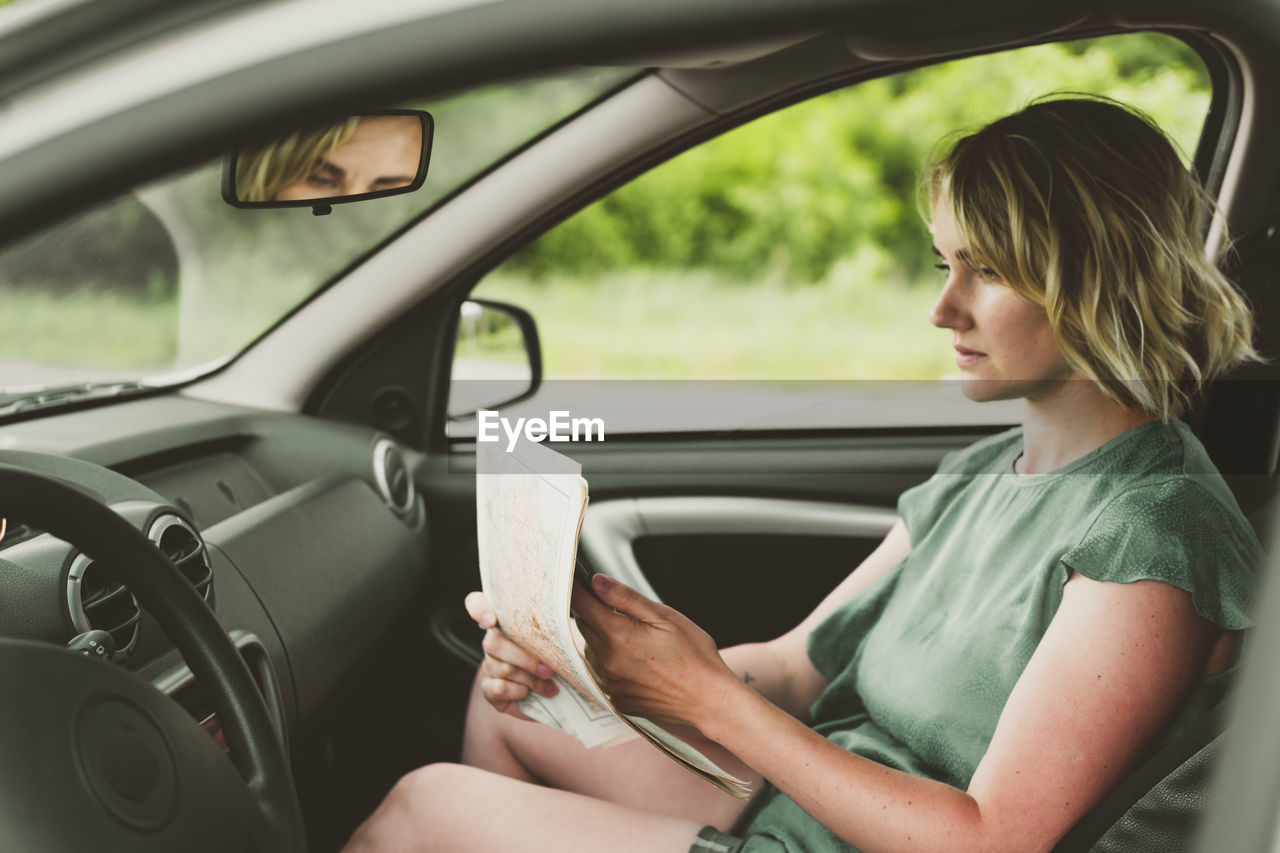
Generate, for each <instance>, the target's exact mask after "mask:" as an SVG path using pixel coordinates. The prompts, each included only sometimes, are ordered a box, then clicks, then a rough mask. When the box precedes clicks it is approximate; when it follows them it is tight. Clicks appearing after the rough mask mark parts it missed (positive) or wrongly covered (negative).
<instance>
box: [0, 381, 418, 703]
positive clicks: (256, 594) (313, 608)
mask: <svg viewBox="0 0 1280 853" xmlns="http://www.w3.org/2000/svg"><path fill="white" fill-rule="evenodd" d="M381 438H383V436H381V435H380V434H378V433H376V432H375V431H373V430H371V429H368V428H364V427H359V426H354V425H349V424H341V423H336V422H332V421H324V420H318V419H314V418H307V417H300V416H293V415H282V414H276V413H267V412H260V411H254V410H248V409H240V408H235V407H229V406H222V405H218V404H211V403H206V402H201V401H194V400H189V399H184V398H181V397H176V396H157V397H151V398H147V399H139V400H133V401H125V402H121V403H116V404H113V405H109V406H103V407H98V408H93V409H85V410H81V411H74V412H67V413H63V414H56V415H51V416H47V417H42V418H39V419H35V420H28V421H20V422H15V423H10V424H5V425H3V426H0V459H3V461H6V462H11V463H14V464H31V465H33V466H36V467H39V468H41V469H42V470H44V471H45V472H46V473H49V474H52V475H54V476H59V477H62V478H63V479H67V480H70V481H72V482H78V483H80V484H81V485H84V486H86V487H88V488H90V489H92V490H93V491H95V492H97V493H98V494H99V495H100V496H101V497H102V499H103V500H105V501H106V502H108V503H111V504H113V505H116V504H120V503H122V502H137V503H140V504H150V505H152V506H153V507H154V508H155V509H156V511H160V510H161V509H163V508H168V507H172V508H174V509H177V510H178V511H179V512H180V513H181V514H182V515H184V516H186V517H187V519H188V520H189V521H192V522H194V523H195V527H196V529H197V530H198V531H199V533H200V535H201V536H202V537H203V539H204V541H205V543H206V546H207V548H208V553H209V557H210V561H211V564H212V568H213V574H214V585H215V590H216V592H215V611H216V613H217V615H218V617H219V619H220V620H221V622H222V623H223V625H225V626H226V627H227V629H228V630H229V631H232V632H236V631H241V632H246V633H248V634H251V635H253V636H254V637H255V638H256V640H257V642H258V644H259V645H260V647H261V649H262V650H263V651H264V652H265V656H266V658H267V659H268V660H269V661H270V663H271V666H272V668H273V670H274V675H275V677H276V680H277V683H278V686H279V688H280V694H281V700H282V704H283V712H284V717H285V719H286V720H287V722H288V725H289V726H292V725H294V723H295V722H296V721H297V720H298V719H300V718H303V717H305V716H306V714H307V713H308V712H309V711H310V710H312V709H313V708H314V707H315V706H316V704H317V703H318V702H319V701H320V700H321V699H322V698H323V697H324V696H325V695H326V694H327V693H328V692H329V691H330V690H331V689H332V688H333V687H334V686H335V685H336V684H337V683H338V681H339V680H340V679H341V678H342V677H343V676H344V675H345V674H346V673H348V672H350V671H351V669H352V668H353V667H354V666H355V665H356V663H357V662H358V661H359V659H360V657H361V656H362V655H364V654H366V653H367V652H368V651H369V649H370V648H371V647H372V646H373V645H374V644H375V643H376V642H378V640H379V639H380V638H381V635H382V633H383V632H384V631H385V630H386V628H387V626H388V625H390V624H391V623H392V622H393V621H394V619H395V617H396V616H397V615H399V613H400V611H401V610H402V609H403V607H404V605H405V603H406V602H408V601H410V600H411V598H412V592H413V591H414V590H415V589H416V588H417V587H418V586H419V585H420V584H421V583H422V581H423V580H424V579H425V577H426V575H427V571H428V553H429V552H428V536H427V524H426V523H425V518H424V517H423V514H422V513H421V511H418V512H417V513H415V514H414V515H413V516H412V517H409V518H407V519H406V518H405V517H403V516H402V515H398V514H397V513H396V512H394V511H393V510H392V509H391V508H390V507H389V506H388V504H387V503H386V502H385V501H384V500H383V498H382V497H381V496H380V495H379V493H378V491H377V488H376V484H375V477H374V475H373V469H372V461H373V450H374V447H375V445H376V444H377V442H378V441H379V439H381ZM25 451H36V453H27V452H25ZM405 456H407V457H410V456H411V454H409V453H407V452H406V453H405ZM408 461H409V464H410V465H412V464H413V459H412V458H410V459H409V460H408ZM86 463H90V464H86ZM419 500H420V499H419ZM6 544H7V543H6ZM25 544H26V543H20V544H19V545H15V546H13V547H12V548H9V547H6V548H5V550H4V554H3V556H9V555H13V554H15V553H16V552H18V551H20V550H21V549H22V547H23V545H25ZM39 569H40V570H39V572H36V573H34V574H33V573H28V574H25V575H22V576H20V577H19V576H17V575H16V574H15V576H11V577H10V578H9V582H14V583H18V582H20V583H23V584H37V583H45V584H46V585H48V586H50V588H51V589H52V587H53V585H54V584H55V583H57V584H60V583H61V579H60V578H59V577H58V575H57V569H56V568H52V567H39ZM61 588H62V587H61V586H59V589H61ZM2 590H3V587H0V591H2ZM55 593H56V591H54V592H51V593H50V594H49V595H47V596H44V597H43V599H42V600H47V601H49V602H53V601H55V600H58V599H57V597H56V594H55ZM63 606H65V605H60V606H59V607H58V608H57V609H56V610H55V609H54V607H53V606H52V605H51V606H50V607H48V608H46V609H47V610H48V612H47V613H46V612H44V610H41V611H40V612H39V613H37V614H34V615H32V616H31V617H29V618H28V620H27V621H28V622H29V621H30V619H31V618H36V619H40V620H43V623H47V624H41V625H37V626H34V627H33V626H32V625H29V624H26V623H21V622H18V621H17V620H11V621H13V623H14V624H11V625H10V627H14V626H15V625H17V626H18V627H19V631H20V633H22V634H23V635H32V634H36V633H40V634H42V635H43V636H45V638H46V639H52V640H54V641H55V642H56V641H58V640H59V638H61V640H62V641H65V639H67V638H69V634H68V635H67V636H65V637H63V636H62V634H63V633H65V632H66V630H67V628H66V625H65V624H64V621H63V620H64V616H63V614H62V610H61V608H62V607H63ZM7 621H10V620H7ZM55 621H56V622H57V623H58V624H57V625H54V624H53V623H54V622H55ZM148 622H149V618H148V617H147V616H146V614H145V613H144V614H143V623H142V624H143V629H142V630H143V634H144V639H145V641H140V642H139V645H138V649H137V651H136V652H135V654H134V657H133V659H132V660H131V661H130V662H129V663H128V666H129V667H130V668H134V669H137V670H138V671H139V673H140V674H142V675H144V676H146V677H150V678H152V680H153V681H154V680H156V679H157V678H161V677H162V676H163V674H164V673H166V672H171V671H172V670H173V668H174V667H175V666H177V665H179V659H178V657H177V654H176V652H174V651H173V650H172V647H171V646H170V645H169V644H168V643H167V641H166V640H165V639H164V637H163V636H162V635H160V634H159V632H158V629H156V628H155V626H154V624H153V623H152V624H151V626H150V627H151V631H150V632H149V633H150V637H149V639H148V638H146V635H147V633H148Z"/></svg>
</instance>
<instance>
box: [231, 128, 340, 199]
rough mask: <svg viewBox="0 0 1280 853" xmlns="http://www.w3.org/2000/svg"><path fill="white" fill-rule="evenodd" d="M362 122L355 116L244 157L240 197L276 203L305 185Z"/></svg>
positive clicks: (240, 168)
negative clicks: (288, 192) (320, 165)
mask: <svg viewBox="0 0 1280 853" xmlns="http://www.w3.org/2000/svg"><path fill="white" fill-rule="evenodd" d="M359 123H360V119H359V118H358V117H354V118H348V119H345V120H343V121H341V122H338V123H337V124H332V125H328V126H326V127H321V128H313V129H311V130H299V131H296V132H294V133H291V134H289V135H288V136H282V137H280V138H279V139H277V140H275V141H273V142H271V143H269V144H267V145H264V146H263V147H261V148H258V149H256V150H253V151H249V152H247V153H245V154H241V155H240V156H239V157H238V159H237V161H236V198H238V199H239V200H240V201H275V200H277V199H278V198H279V197H280V193H281V191H282V190H285V189H286V188H288V189H290V190H292V189H294V188H296V187H298V186H300V185H301V186H305V185H306V182H307V179H308V178H309V177H310V176H311V175H312V174H314V173H315V170H316V167H317V165H318V164H320V163H321V162H323V161H324V160H325V159H326V158H327V157H328V156H329V154H330V153H331V152H333V150H334V149H336V148H337V147H338V146H340V145H343V144H344V143H346V142H347V140H349V139H350V138H351V137H352V136H353V135H354V134H355V132H356V126H357V125H359ZM329 194H330V193H317V195H329Z"/></svg>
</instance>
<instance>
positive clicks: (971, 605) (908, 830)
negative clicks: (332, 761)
mask: <svg viewBox="0 0 1280 853" xmlns="http://www.w3.org/2000/svg"><path fill="white" fill-rule="evenodd" d="M927 189H928V198H929V205H930V212H931V216H930V218H931V224H932V231H933V239H934V251H935V252H936V253H937V255H938V256H939V259H940V263H939V268H940V269H941V270H942V271H943V272H944V274H945V282H944V284H943V287H942V292H941V294H940V295H939V297H938V300H937V302H936V304H935V305H934V306H933V308H932V310H931V312H930V321H931V322H932V323H934V325H936V326H939V327H941V328H944V329H948V330H950V332H951V339H952V345H953V346H954V348H955V350H956V364H957V366H958V367H959V369H960V372H961V375H962V379H963V383H964V391H965V393H966V394H967V395H968V396H969V397H970V398H972V399H974V400H994V399H1008V398H1021V399H1023V400H1025V401H1026V406H1025V413H1026V414H1025V419H1024V421H1023V424H1022V426H1021V427H1020V428H1018V429H1014V430H1011V431H1009V432H1006V433H1003V434H1000V435H996V436H993V437H990V438H987V439H984V440H982V441H980V442H978V443H977V444H975V445H973V446H972V447H970V448H968V449H966V450H964V451H961V452H959V453H957V454H953V455H951V456H949V457H947V459H946V460H944V462H943V464H942V466H941V468H940V469H939V472H938V474H937V475H935V476H934V477H933V478H932V479H931V480H930V481H929V482H927V483H925V484H923V485H921V486H919V487H917V488H915V489H912V490H910V491H908V492H906V493H905V494H904V495H903V496H902V498H901V500H900V502H899V512H900V515H901V521H899V522H898V523H897V524H896V525H895V526H894V528H893V529H892V531H891V532H890V533H889V535H888V536H887V537H886V538H885V540H884V542H883V543H881V545H880V546H879V547H878V548H877V549H876V551H875V552H874V553H872V554H871V556H869V557H868V558H867V559H866V560H865V561H864V562H863V563H862V565H861V566H859V567H858V569H857V570H856V571H854V572H853V573H852V574H851V575H850V576H849V577H848V578H847V579H846V580H845V581H844V582H843V583H842V584H841V585H840V586H839V587H838V588H837V589H836V590H835V591H834V592H832V593H831V594H830V595H829V596H828V597H827V599H826V600H825V601H823V602H822V603H821V604H820V605H819V606H818V608H817V609H816V610H815V611H814V612H813V614H811V615H810V616H809V617H808V618H807V619H806V620H805V621H804V622H803V623H801V624H800V625H799V626H798V627H796V628H795V629H794V630H792V631H790V632H788V633H787V634H785V635H784V636H782V637H779V638H778V639H776V640H773V641H771V642H768V643H759V644H751V645H745V646H737V647H734V648H730V649H726V650H724V651H723V652H717V650H716V649H715V647H714V645H713V643H712V641H711V639H710V638H709V637H708V636H707V635H706V634H705V633H703V632H702V631H701V630H700V629H698V628H697V626H695V625H694V624H692V623H691V622H690V621H689V620H688V619H686V618H685V617H683V616H681V615H680V614H679V613H677V612H675V611H674V610H672V609H670V608H668V607H664V606H662V605H659V604H656V603H654V602H651V601H647V600H645V599H644V598H643V597H642V596H640V595H639V594H638V593H636V592H635V591H633V590H631V589H629V588H627V587H625V586H623V585H621V584H618V583H614V582H611V581H610V580H609V579H608V578H603V577H597V578H595V580H594V582H593V586H594V591H595V596H594V597H593V596H592V595H590V594H588V593H586V592H585V591H584V590H576V591H575V593H574V607H575V609H576V611H577V613H578V617H579V618H578V621H579V625H580V627H581V628H582V632H583V634H584V636H585V637H586V639H587V642H588V656H589V659H590V661H591V663H592V665H593V667H594V668H595V670H596V671H597V672H598V673H600V675H601V676H602V680H603V682H604V684H605V686H606V688H607V689H608V691H609V692H610V694H611V696H612V698H613V699H614V701H615V702H616V704H618V705H619V706H620V707H621V708H623V709H624V710H627V711H630V712H633V713H639V714H644V715H648V716H654V717H659V718H662V719H664V720H669V721H674V722H677V723H681V724H684V725H686V726H688V727H689V728H690V730H691V739H692V740H693V741H694V744H695V746H697V747H698V748H699V749H702V750H704V751H705V752H706V753H707V754H708V755H709V756H710V757H711V758H712V759H713V760H715V761H717V762H718V763H720V764H721V766H722V767H724V768H725V769H727V770H729V771H730V772H732V773H734V774H736V775H738V776H740V777H743V778H747V779H751V780H753V781H757V782H758V781H760V780H761V779H768V780H769V782H770V783H771V787H770V788H769V789H768V790H767V791H766V793H765V794H764V795H763V796H764V797H765V798H766V800H765V802H764V803H763V806H762V808H761V809H760V811H759V812H758V813H757V814H756V815H755V817H754V818H753V819H752V820H751V822H750V824H749V825H748V826H747V828H746V830H745V841H744V840H742V839H735V838H731V837H729V836H727V835H725V834H723V832H724V831H725V830H727V829H728V827H730V826H731V825H732V824H733V822H734V820H735V819H736V818H737V816H738V815H739V813H740V811H741V809H742V804H741V803H739V802H738V801H735V800H731V799H730V798H728V797H726V796H724V795H723V794H721V793H719V792H718V791H716V790H715V789H713V788H712V787H711V786H709V785H706V784H705V783H704V782H702V781H701V780H699V779H697V778H695V777H694V776H693V775H692V774H689V773H687V772H686V771H684V770H683V769H681V768H679V767H677V766H676V765H675V764H673V763H672V762H670V761H668V760H667V759H666V758H665V757H662V756H660V755H658V754H657V752H656V751H653V750H652V749H650V748H649V747H647V746H646V745H644V744H628V745H625V746H622V747H617V748H615V749H611V750H603V751H595V752H593V751H587V750H583V749H581V748H580V747H578V746H577V745H576V744H575V743H572V742H569V741H568V740H567V739H566V738H565V737H564V736H562V735H559V734H556V733H554V732H552V731H551V730H549V729H547V728H545V727H542V726H536V725H532V724H530V723H528V722H524V721H521V720H519V719H517V717H518V716H519V714H518V710H517V709H516V707H515V704H514V703H516V702H517V701H518V700H519V699H520V698H522V697H523V696H524V695H526V694H527V692H528V691H529V690H536V691H539V692H542V693H549V692H551V691H553V690H554V687H553V685H552V684H551V682H549V681H547V680H546V679H547V678H548V677H549V676H550V674H551V673H550V671H549V670H547V669H546V667H545V666H544V665H542V664H541V663H540V662H539V661H537V660H534V659H533V658H532V657H531V656H530V655H529V654H527V653H526V652H524V651H523V650H522V649H520V648H518V647H516V646H514V645H513V644H512V643H511V642H510V641H507V640H505V639H504V638H503V637H502V635H501V634H500V633H498V631H497V630H496V625H495V619H494V616H493V614H492V612H491V611H490V610H489V609H488V605H487V603H486V602H485V600H484V598H483V596H481V595H479V594H478V593H476V594H472V595H471V596H470V597H469V598H468V600H467V606H468V609H469V611H470V613H471V614H472V616H473V617H474V618H475V619H476V621H477V622H479V623H480V625H481V626H482V627H484V628H486V629H488V633H487V634H486V638H485V644H484V645H485V651H486V658H485V662H484V664H483V666H482V668H481V672H480V674H479V677H478V679H477V682H476V692H475V694H474V695H473V702H472V705H471V708H470V711H469V716H468V723H467V731H466V739H465V744H464V753H463V758H464V761H465V762H466V763H467V764H469V765H471V767H455V766H449V765H433V766H429V767H426V768H423V769H421V770H419V771H416V772H415V773H413V774H410V775H409V776H407V777H406V778H405V779H404V780H402V781H401V782H400V783H399V784H398V785H397V786H396V787H395V789H393V791H392V792H391V794H390V795H389V796H388V798H387V799H386V801H385V802H384V803H383V804H382V806H381V807H380V808H379V809H378V810H377V812H375V814H374V815H373V817H372V818H371V819H370V820H369V821H368V822H367V823H366V824H365V825H364V826H363V827H362V828H361V829H360V830H359V831H358V832H357V834H356V837H355V838H354V839H353V840H352V842H351V845H350V849H353V850H359V849H378V850H418V849H422V850H436V851H440V850H507V849H511V850H556V851H560V850H612V851H619V852H620V851H631V850H636V851H672V853H678V851H686V850H691V851H701V852H702V853H707V851H717V853H727V851H736V850H744V851H750V853H766V851H767V853H778V851H801V850H804V851H818V850H822V851H826V850H850V849H856V850H861V851H866V853H873V851H891V850H946V851H969V850H973V851H978V850H981V851H987V852H988V853H990V851H1003V850H1016V851H1028V850H1048V849H1050V848H1051V847H1052V846H1053V844H1054V843H1055V841H1056V840H1057V839H1058V838H1060V837H1061V836H1062V835H1063V834H1064V833H1065V832H1066V831H1067V830H1068V829H1069V828H1070V827H1071V826H1072V824H1073V823H1075V822H1076V821H1077V820H1078V819H1079V818H1080V817H1081V816H1082V815H1083V814H1084V813H1085V812H1086V811H1087V810H1088V809H1089V808H1090V807H1091V806H1092V805H1093V804H1094V803H1095V802H1096V801H1097V800H1098V799H1099V798H1100V797H1101V796H1102V795H1103V794H1104V793H1106V792H1107V791H1108V790H1109V789H1110V788H1112V787H1113V786H1115V785H1116V783H1117V782H1119V781H1120V780H1121V779H1122V778H1123V777H1124V775H1125V774H1126V773H1127V772H1128V771H1129V770H1130V769H1131V768H1132V767H1133V766H1134V765H1135V763H1136V762H1137V761H1138V760H1139V759H1140V758H1141V756H1142V755H1143V754H1144V753H1145V752H1146V751H1147V750H1149V749H1150V748H1152V747H1153V746H1155V745H1156V744H1157V743H1158V742H1159V741H1160V740H1161V739H1162V738H1165V737H1168V736H1170V735H1171V734H1172V733H1174V732H1176V730H1177V729H1178V728H1179V727H1181V726H1182V725H1184V724H1185V723H1186V722H1188V721H1189V720H1192V719H1194V717H1195V716H1196V715H1197V714H1199V713H1200V712H1201V711H1203V709H1204V707H1205V706H1206V704H1207V703H1208V702H1210V701H1212V699H1213V698H1214V694H1215V693H1216V692H1217V691H1218V690H1219V688H1220V687H1221V682H1222V676H1221V673H1223V672H1224V671H1225V670H1226V669H1227V668H1229V667H1230V666H1231V665H1232V664H1233V662H1234V657H1235V652H1236V647H1237V636H1238V632H1239V630H1240V629H1242V628H1244V627H1246V626H1247V625H1248V624H1249V622H1248V615H1247V614H1248V608H1249V604H1250V600H1251V591H1252V586H1253V575H1254V571H1255V566H1256V565H1257V562H1258V559H1259V557H1260V549H1259V547H1258V543H1257V540H1256V538H1255V537H1254V535H1253V533H1252V531H1251V530H1250V529H1249V527H1248V525H1247V524H1246V523H1245V521H1244V519H1243V518H1242V517H1241V515H1240V512H1239V509H1238V507H1237V506H1236V504H1235V502H1234V500H1233V499H1232V497H1231V495H1230V493H1229V491H1228V490H1227V488H1226V486H1225V484H1224V483H1223V481H1222V479H1221V477H1220V476H1218V475H1217V473H1216V471H1214V469H1213V466H1212V464H1211V463H1210V462H1209V460H1208V458H1207V456H1206V455H1205V452H1204V449H1203V448H1202V447H1201V446H1200V444H1199V442H1198V441H1197V440H1196V439H1195V437H1194V436H1193V435H1192V434H1191V432H1190V431H1189V430H1188V429H1187V427H1186V426H1185V425H1183V424H1181V423H1179V422H1177V421H1175V420H1173V418H1174V417H1175V415H1176V414H1177V413H1178V411H1179V410H1180V409H1181V408H1182V407H1183V406H1184V405H1185V404H1186V403H1187V401H1188V397H1189V394H1190V393H1192V392H1194V391H1195V390H1196V389H1198V388H1199V387H1200V386H1201V384H1202V383H1203V382H1205V381H1206V380H1208V379H1210V378H1212V377H1213V376H1215V375H1218V374H1220V373H1221V372H1222V371H1223V370H1225V369H1226V368H1227V367H1229V366H1230V365H1232V364H1233V363H1236V362H1238V361H1242V360H1246V359H1251V358H1256V355H1255V353H1254V352H1253V350H1252V348H1251V346H1250V334H1251V328H1250V319H1249V314H1248V311H1247V308H1246V306H1245V305H1244V303H1243V301H1242V300H1241V298H1240V297H1239V295H1238V294H1237V293H1236V292H1235V290H1234V289H1233V288H1232V286H1231V285H1230V284H1229V283H1228V282H1227V281H1226V280H1225V279H1224V278H1223V277H1222V276H1221V275H1220V274H1219V273H1218V272H1217V271H1216V269H1215V268H1214V267H1213V265H1212V264H1211V263H1210V262H1209V261H1208V260H1207V259H1206V258H1205V256H1204V250H1203V245H1202V233H1203V231H1202V219H1203V212H1204V210H1205V207H1206V206H1205V204H1204V201H1203V198H1202V194H1201V193H1200V192H1199V191H1198V189H1197V187H1196V185H1195V183H1194V181H1193V180H1192V179H1191V178H1190V176H1189V175H1188V174H1187V173H1186V170H1185V169H1184V168H1183V167H1182V165H1181V162H1180V161H1179V159H1178V157H1177V155H1176V154H1175V152H1174V150H1173V148H1172V146H1171V145H1170V144H1169V142H1168V141H1167V140H1166V139H1165V138H1164V137H1163V135H1162V134H1161V133H1160V132H1159V131H1158V130H1156V129H1155V128H1154V127H1153V126H1152V125H1151V124H1150V123H1149V122H1148V121H1147V120H1145V119H1144V118H1143V117H1141V116H1139V115H1137V114H1136V113H1134V112H1133V111H1130V110H1128V109H1127V108H1124V107H1122V106H1120V105H1118V104H1115V103H1113V102H1110V101H1104V100H1099V99H1070V100H1048V101H1040V102H1037V103H1035V104H1033V105H1032V106H1030V107H1028V108H1027V109H1025V110H1023V111H1021V112H1019V113H1016V114H1014V115H1012V116H1008V117H1006V118H1004V119H1001V120H999V121H997V122H994V123H993V124H991V125H989V126H988V127H986V128H984V129H983V130H981V131H979V132H977V133H975V134H973V135H971V136H968V137H965V138H963V139H961V140H960V141H958V142H957V143H956V144H955V145H954V146H953V147H952V148H951V150H950V151H949V152H948V153H947V154H946V156H944V157H942V158H941V159H940V160H939V161H938V162H937V163H935V164H934V165H933V166H932V167H931V168H930V170H929V172H928V181H927ZM988 475H999V476H988ZM610 608H613V609H616V610H617V611H621V612H622V613H621V614H619V613H615V612H612V611H611V610H610ZM622 614H628V615H622ZM481 700H487V701H481ZM504 712H505V713H504Z"/></svg>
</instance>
